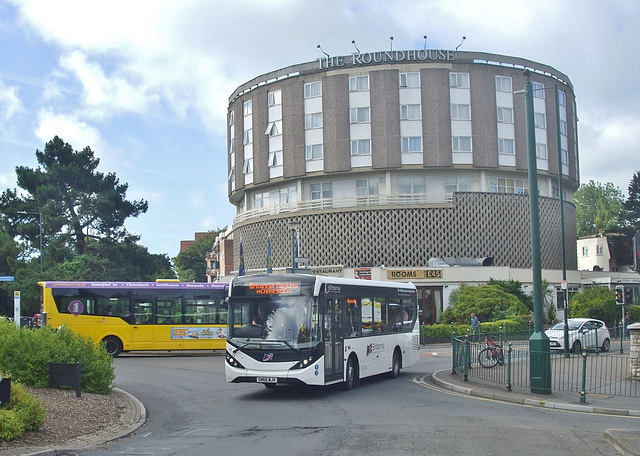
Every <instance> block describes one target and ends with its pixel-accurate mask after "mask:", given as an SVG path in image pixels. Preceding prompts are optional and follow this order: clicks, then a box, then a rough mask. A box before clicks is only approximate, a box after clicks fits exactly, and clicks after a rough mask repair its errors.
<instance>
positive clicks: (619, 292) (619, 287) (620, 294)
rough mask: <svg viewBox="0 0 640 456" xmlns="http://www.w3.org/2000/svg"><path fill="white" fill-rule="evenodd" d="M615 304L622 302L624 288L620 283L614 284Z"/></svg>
mask: <svg viewBox="0 0 640 456" xmlns="http://www.w3.org/2000/svg"><path fill="white" fill-rule="evenodd" d="M616 304H618V305H622V304H624V288H623V287H622V285H617V286H616Z"/></svg>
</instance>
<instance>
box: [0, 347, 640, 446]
mask: <svg viewBox="0 0 640 456" xmlns="http://www.w3.org/2000/svg"><path fill="white" fill-rule="evenodd" d="M450 349H451V345H448V346H442V345H440V346H437V347H435V346H434V347H431V346H424V347H422V350H424V351H426V352H428V351H431V352H436V351H440V350H443V351H446V350H450ZM422 381H425V382H430V383H431V384H435V385H436V386H438V387H440V388H442V389H446V390H451V391H453V392H456V393H459V394H466V395H469V396H472V397H478V398H483V399H491V400H495V401H502V402H508V403H511V404H519V405H523V406H531V407H543V408H549V409H556V410H564V411H573V412H581V413H596V414H601V415H615V416H627V417H630V418H631V419H633V418H640V397H625V396H608V395H599V394H589V395H587V396H586V399H585V402H581V400H580V399H581V398H580V395H579V394H578V393H574V392H567V391H553V392H552V393H551V394H535V393H532V392H531V391H530V389H528V388H518V387H512V390H511V391H508V390H507V389H506V387H505V385H503V384H498V383H492V382H487V381H483V380H480V379H477V378H473V377H468V379H467V380H466V381H465V380H464V378H463V376H462V374H460V373H453V372H452V370H451V369H447V370H443V371H439V372H436V373H434V374H432V375H425V376H424V377H423V379H422ZM114 392H115V393H116V394H120V395H122V397H123V398H124V399H125V403H126V408H125V411H124V413H123V415H122V417H121V419H120V421H119V422H118V423H115V424H113V425H111V426H109V427H107V428H105V429H103V430H102V431H100V432H98V433H96V434H93V435H87V436H82V437H78V438H77V439H75V440H72V441H70V442H67V444H66V445H65V448H57V449H55V448H23V449H21V451H22V452H21V453H19V454H20V455H21V456H60V455H65V454H77V453H78V452H80V451H83V450H86V449H88V448H92V447H95V446H98V445H103V444H105V443H107V442H109V441H111V440H115V439H119V438H122V437H126V436H127V435H130V434H131V433H133V432H135V431H136V430H137V429H138V428H139V427H140V426H142V425H143V424H144V423H145V421H146V409H145V407H144V405H143V404H142V402H140V401H139V400H138V399H137V398H135V397H134V396H132V395H131V394H129V393H127V392H126V391H123V390H121V389H118V388H114ZM638 423H639V422H638V421H636V420H633V422H631V423H630V424H633V425H636V429H631V428H630V429H606V430H605V431H604V435H603V438H604V440H605V441H607V442H609V443H610V444H611V445H612V446H613V447H614V449H615V450H616V451H618V453H620V454H621V455H623V456H640V430H638V429H640V426H637V424H638ZM8 455H9V453H7V456H8ZM0 456H5V455H4V452H2V451H0ZM12 456H15V454H14V455H12Z"/></svg>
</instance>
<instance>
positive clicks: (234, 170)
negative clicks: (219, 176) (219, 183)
mask: <svg viewBox="0 0 640 456" xmlns="http://www.w3.org/2000/svg"><path fill="white" fill-rule="evenodd" d="M235 177H236V167H235V166H232V167H231V171H229V177H228V178H227V179H228V180H232V179H234V178H235Z"/></svg>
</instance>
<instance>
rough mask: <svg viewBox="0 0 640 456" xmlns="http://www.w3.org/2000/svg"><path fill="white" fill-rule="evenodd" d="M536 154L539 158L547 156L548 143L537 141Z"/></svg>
mask: <svg viewBox="0 0 640 456" xmlns="http://www.w3.org/2000/svg"><path fill="white" fill-rule="evenodd" d="M536 156H537V157H538V158H543V159H546V158H547V145H546V144H542V143H536Z"/></svg>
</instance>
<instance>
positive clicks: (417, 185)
mask: <svg viewBox="0 0 640 456" xmlns="http://www.w3.org/2000/svg"><path fill="white" fill-rule="evenodd" d="M426 188H427V187H426V185H425V178H424V176H403V177H399V178H398V193H399V194H408V193H426Z"/></svg>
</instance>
